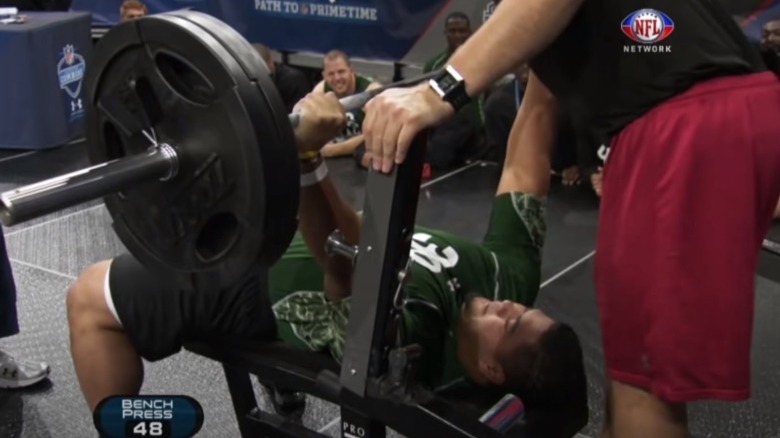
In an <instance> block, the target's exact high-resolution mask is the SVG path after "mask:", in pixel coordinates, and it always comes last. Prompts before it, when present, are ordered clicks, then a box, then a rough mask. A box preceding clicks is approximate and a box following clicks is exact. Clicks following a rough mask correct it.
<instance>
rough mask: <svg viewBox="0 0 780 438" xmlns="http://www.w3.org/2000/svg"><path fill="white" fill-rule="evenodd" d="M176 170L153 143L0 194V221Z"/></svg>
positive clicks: (353, 101) (359, 99)
mask: <svg viewBox="0 0 780 438" xmlns="http://www.w3.org/2000/svg"><path fill="white" fill-rule="evenodd" d="M437 73H438V71H434V72H430V73H427V74H425V75H422V76H418V77H414V78H411V79H407V80H404V81H399V82H394V83H391V84H387V85H385V86H382V87H379V88H375V89H373V90H366V91H363V92H360V93H357V94H353V95H351V96H347V97H344V98H342V99H340V100H339V102H340V103H341V105H342V106H343V107H344V109H345V110H346V111H351V110H355V109H357V108H360V107H362V106H363V105H365V104H366V103H367V102H368V101H369V100H371V99H372V98H373V97H374V96H376V95H378V94H379V93H381V92H383V91H385V90H387V89H389V88H396V87H405V86H410V85H414V84H416V83H419V82H422V81H424V80H426V79H429V78H431V77H433V76H435V75H436V74H437ZM301 116H302V115H301V114H300V113H293V114H290V115H289V119H290V124H291V125H292V127H293V129H295V128H296V127H297V126H298V124H299V123H300V119H301ZM177 170H178V156H177V155H176V150H175V149H174V148H173V147H171V146H169V145H167V144H160V145H155V146H154V147H153V148H152V149H150V150H149V151H148V152H146V153H143V154H138V155H134V156H130V157H124V158H118V159H116V160H112V161H109V162H106V163H101V164H97V165H94V166H91V167H88V168H86V169H81V170H77V171H75V172H71V173H68V174H65V175H60V176H56V177H54V178H50V179H47V180H44V181H40V182H37V183H33V184H30V185H27V186H24V187H19V188H17V189H14V190H10V191H7V192H4V193H0V222H2V223H3V225H5V226H12V225H16V224H18V223H21V222H24V221H28V220H30V219H34V218H36V217H40V216H43V215H46V214H49V213H53V212H55V211H59V210H62V209H63V208H67V207H72V206H74V205H78V204H81V203H84V202H87V201H91V200H93V199H97V198H100V197H102V196H106V195H110V194H113V193H117V192H121V191H122V190H125V189H128V188H130V187H134V186H137V185H139V184H143V183H148V182H151V181H154V180H167V179H170V178H173V177H174V176H176V172H177Z"/></svg>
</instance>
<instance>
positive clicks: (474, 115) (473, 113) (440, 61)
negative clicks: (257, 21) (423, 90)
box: [423, 11, 484, 170]
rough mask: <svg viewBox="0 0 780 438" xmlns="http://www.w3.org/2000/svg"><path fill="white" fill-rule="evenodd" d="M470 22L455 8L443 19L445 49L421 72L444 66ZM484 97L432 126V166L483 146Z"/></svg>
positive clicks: (458, 160) (452, 163)
mask: <svg viewBox="0 0 780 438" xmlns="http://www.w3.org/2000/svg"><path fill="white" fill-rule="evenodd" d="M471 33H472V29H471V21H470V20H469V17H468V16H467V15H466V14H464V13H463V12H459V11H455V12H451V13H450V14H449V15H447V18H446V19H445V20H444V36H445V38H446V40H447V48H446V49H444V50H443V51H442V52H440V53H438V54H436V56H434V57H433V58H431V59H430V60H428V62H426V63H425V65H424V66H423V73H428V72H431V71H434V70H437V69H440V68H443V67H444V66H445V65H447V60H449V59H450V56H451V55H452V54H453V52H455V49H457V48H458V47H460V46H461V44H463V43H464V42H466V40H467V39H469V37H471ZM483 132H484V114H483V97H482V96H480V97H478V98H474V100H473V101H472V102H471V103H470V104H469V105H467V106H466V107H464V108H463V109H462V110H461V111H460V112H459V113H458V114H457V115H456V116H455V117H453V118H452V119H451V120H450V121H449V122H447V123H445V124H443V125H441V126H438V127H436V128H435V129H431V132H430V137H429V143H428V162H429V163H430V165H431V167H432V168H433V169H445V170H446V169H449V168H452V167H456V166H458V165H460V164H462V163H463V162H464V161H466V160H468V159H470V158H474V157H477V156H479V155H480V154H481V153H482V152H483V149H484V145H483V142H484V136H483Z"/></svg>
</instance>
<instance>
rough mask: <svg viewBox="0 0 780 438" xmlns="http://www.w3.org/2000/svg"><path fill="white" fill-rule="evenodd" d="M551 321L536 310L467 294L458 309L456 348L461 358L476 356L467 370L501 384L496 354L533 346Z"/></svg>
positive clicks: (507, 354) (500, 373)
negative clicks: (460, 308) (459, 316)
mask: <svg viewBox="0 0 780 438" xmlns="http://www.w3.org/2000/svg"><path fill="white" fill-rule="evenodd" d="M553 323H554V321H553V320H552V319H551V318H550V317H549V316H547V315H545V314H544V312H542V311H541V310H539V309H535V308H530V307H526V306H523V305H522V304H518V303H514V302H511V301H492V300H488V299H487V298H483V297H480V296H470V297H469V298H468V299H467V300H466V302H465V303H464V305H463V309H462V310H461V320H460V323H459V326H458V350H459V354H460V356H461V361H464V360H466V361H468V360H469V359H468V357H472V358H473V357H476V362H477V363H475V364H473V365H472V366H468V365H467V368H471V373H472V374H474V373H475V372H476V373H478V375H479V376H481V377H483V378H484V379H487V380H488V381H490V382H492V383H494V384H499V385H500V384H502V383H503V380H504V377H503V370H502V369H501V366H500V365H499V362H500V361H499V358H500V357H512V356H513V355H514V354H518V353H517V352H520V351H522V350H523V349H526V348H534V346H535V345H536V343H537V342H538V341H539V338H540V337H541V336H542V334H544V332H545V331H547V330H548V329H549V328H550V327H551V326H552V325H553Z"/></svg>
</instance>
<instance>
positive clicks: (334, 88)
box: [313, 50, 382, 157]
mask: <svg viewBox="0 0 780 438" xmlns="http://www.w3.org/2000/svg"><path fill="white" fill-rule="evenodd" d="M381 86H382V84H380V83H379V82H376V81H374V80H372V79H371V78H369V77H366V76H363V75H361V74H358V73H357V72H355V69H354V68H353V67H352V62H351V61H350V59H349V56H347V54H346V53H344V52H342V51H341V50H331V51H330V52H328V53H326V54H325V56H324V57H323V59H322V81H320V82H319V83H318V84H317V85H316V86H315V87H314V90H313V92H314V93H319V94H324V93H328V92H333V93H334V94H335V95H336V96H337V97H338V98H339V99H341V98H344V97H347V96H351V95H353V94H357V93H361V92H363V91H366V90H372V89H375V88H379V87H381ZM346 116H347V125H346V127H345V128H344V130H343V131H342V132H341V133H340V134H339V135H338V136H337V137H336V138H334V139H333V141H331V142H330V143H328V144H327V145H325V147H324V148H322V151H321V153H322V155H324V156H326V157H339V156H345V155H351V154H353V153H355V151H356V150H357V149H358V148H360V146H361V145H363V135H362V131H363V129H362V128H363V118H364V117H365V114H364V113H363V109H362V108H356V109H354V110H351V111H349V112H347V113H346ZM363 149H365V147H363Z"/></svg>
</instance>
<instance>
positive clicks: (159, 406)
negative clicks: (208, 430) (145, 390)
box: [94, 395, 203, 438]
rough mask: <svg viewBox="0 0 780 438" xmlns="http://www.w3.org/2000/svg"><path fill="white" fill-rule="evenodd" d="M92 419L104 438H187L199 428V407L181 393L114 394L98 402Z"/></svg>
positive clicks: (201, 410) (201, 420) (201, 423)
mask: <svg viewBox="0 0 780 438" xmlns="http://www.w3.org/2000/svg"><path fill="white" fill-rule="evenodd" d="M94 421H95V427H96V428H97V430H98V432H100V434H101V436H103V437H106V438H131V437H132V438H134V437H163V438H190V437H192V436H194V435H195V434H196V433H198V431H200V429H201V427H203V408H202V407H201V406H200V403H198V402H197V401H196V400H195V399H194V398H192V397H187V396H182V395H138V396H116V397H109V398H107V399H105V400H103V401H102V402H100V404H98V406H97V408H96V409H95V414H94Z"/></svg>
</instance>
